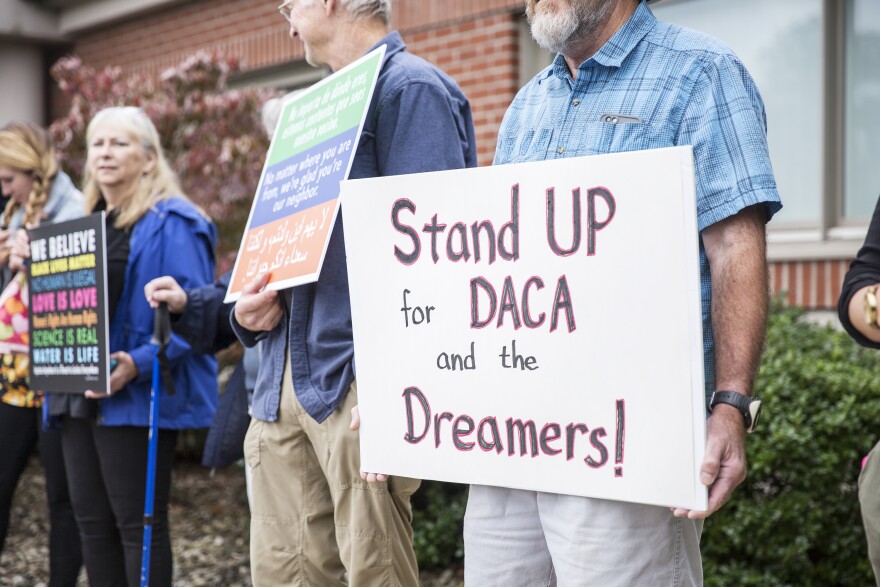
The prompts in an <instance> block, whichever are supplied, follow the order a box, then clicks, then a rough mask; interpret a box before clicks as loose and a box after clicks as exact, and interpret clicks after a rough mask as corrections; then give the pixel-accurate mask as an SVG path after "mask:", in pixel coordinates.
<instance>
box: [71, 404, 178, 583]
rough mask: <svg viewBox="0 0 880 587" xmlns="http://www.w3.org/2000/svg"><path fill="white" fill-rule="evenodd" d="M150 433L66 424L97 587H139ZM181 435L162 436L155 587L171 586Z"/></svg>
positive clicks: (76, 501) (79, 514) (77, 509)
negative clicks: (171, 519)
mask: <svg viewBox="0 0 880 587" xmlns="http://www.w3.org/2000/svg"><path fill="white" fill-rule="evenodd" d="M148 432H149V430H148V429H147V428H141V427H134V426H97V425H95V423H94V422H93V421H91V420H87V419H81V418H69V417H65V418H64V423H63V425H62V435H63V438H64V462H65V464H66V465H67V470H68V479H69V482H70V496H71V499H72V500H73V510H74V513H75V514H76V520H77V522H78V523H79V529H80V536H81V538H82V548H83V556H84V558H85V563H86V571H87V573H88V575H89V585H90V586H91V587H121V586H124V585H128V586H129V587H137V586H138V585H139V584H140V570H141V557H142V550H143V549H142V547H143V535H144V534H143V533H144V494H145V488H146V482H147V443H148ZM176 443H177V432H176V431H173V430H162V431H160V433H159V451H158V456H157V464H156V497H155V503H154V510H153V511H154V521H153V539H152V543H151V544H152V547H151V557H150V585H151V586H159V587H170V585H171V578H172V572H173V571H172V556H171V536H170V534H169V532H168V498H169V494H170V490H171V464H172V461H173V459H174V447H175V444H176Z"/></svg>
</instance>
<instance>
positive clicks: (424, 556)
mask: <svg viewBox="0 0 880 587" xmlns="http://www.w3.org/2000/svg"><path fill="white" fill-rule="evenodd" d="M412 503H413V547H414V548H415V551H416V558H418V561H419V568H421V569H434V568H437V567H449V566H453V565H458V564H461V561H462V559H463V558H464V538H463V537H462V531H463V524H464V509H465V504H466V503H467V485H459V484H456V483H444V482H441V481H422V486H421V488H420V489H419V490H418V491H417V492H416V493H415V495H414V496H413V498H412Z"/></svg>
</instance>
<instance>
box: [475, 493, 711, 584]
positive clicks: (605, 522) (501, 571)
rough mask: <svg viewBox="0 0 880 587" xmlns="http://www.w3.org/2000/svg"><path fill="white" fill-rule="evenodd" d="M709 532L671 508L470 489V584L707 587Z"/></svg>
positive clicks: (552, 495) (571, 497) (701, 524)
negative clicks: (703, 543) (705, 535)
mask: <svg viewBox="0 0 880 587" xmlns="http://www.w3.org/2000/svg"><path fill="white" fill-rule="evenodd" d="M702 530H703V521H702V520H688V519H682V518H676V517H674V516H673V515H672V512H671V511H669V508H666V507H660V506H653V505H641V504H636V503H626V502H622V501H607V500H603V499H594V498H590V497H577V496H574V495H559V494H555V493H543V492H540V491H527V490H523V489H507V488H504V487H488V486H485V485H471V487H470V492H469V493H468V503H467V511H466V513H465V515H464V584H465V585H466V586H467V587H470V586H472V585H473V586H479V587H508V586H509V585H523V586H526V585H528V586H529V587H532V586H537V585H542V586H548V587H556V586H557V585H559V586H561V587H569V586H574V585H601V586H602V587H631V586H638V587H641V586H642V585H647V586H654V585H667V586H673V585H674V586H675V587H684V586H697V585H702V584H703V568H702V562H701V560H700V534H701V533H702Z"/></svg>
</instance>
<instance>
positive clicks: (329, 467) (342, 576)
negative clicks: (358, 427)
mask: <svg viewBox="0 0 880 587" xmlns="http://www.w3.org/2000/svg"><path fill="white" fill-rule="evenodd" d="M282 381H283V384H282V389H281V404H280V408H279V410H278V420H277V421H276V422H263V421H260V420H256V419H254V420H251V425H250V428H249V429H248V432H247V436H246V437H245V441H244V454H245V459H246V460H247V463H248V465H249V466H250V467H251V468H252V469H253V488H252V489H253V504H252V513H251V544H250V553H251V576H252V579H253V583H254V585H255V586H256V587H276V586H280V585H301V586H308V587H312V586H315V587H325V586H327V587H331V586H336V585H340V586H344V585H351V586H352V587H365V586H372V585H376V586H382V587H385V586H389V587H391V586H403V587H409V586H415V585H418V567H417V565H416V558H415V553H414V552H413V547H412V510H411V508H410V496H411V495H412V494H413V493H414V492H415V490H416V489H418V487H419V483H420V481H418V480H416V479H408V478H405V477H392V478H390V479H389V480H388V482H387V483H374V484H369V483H367V482H366V481H363V480H362V479H361V477H360V448H359V445H358V434H357V432H352V431H351V430H350V428H349V426H350V424H351V413H350V412H351V408H352V407H353V406H355V405H356V404H357V384H356V383H352V386H351V389H350V390H349V392H348V395H347V397H346V399H345V401H344V402H343V404H342V405H341V406H340V407H339V408H338V409H337V410H336V411H335V412H334V413H333V414H332V415H331V416H330V417H329V418H328V419H327V420H325V421H324V422H322V423H321V424H318V423H317V422H315V420H314V419H312V418H311V416H309V415H308V414H307V413H306V412H305V411H304V410H303V408H302V406H301V405H300V404H299V401H297V399H296V395H295V394H294V392H293V385H292V383H291V381H292V380H291V377H290V363H289V358H288V360H287V365H285V369H284V375H283V377H282Z"/></svg>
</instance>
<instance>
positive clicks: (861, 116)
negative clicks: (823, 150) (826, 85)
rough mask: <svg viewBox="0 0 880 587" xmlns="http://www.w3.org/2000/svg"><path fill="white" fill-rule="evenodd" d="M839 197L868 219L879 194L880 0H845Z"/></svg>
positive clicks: (851, 212)
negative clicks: (841, 182)
mask: <svg viewBox="0 0 880 587" xmlns="http://www.w3.org/2000/svg"><path fill="white" fill-rule="evenodd" d="M845 94H846V98H845V104H846V110H845V111H844V116H845V119H846V125H845V127H844V133H845V134H844V200H843V215H844V218H847V219H867V218H870V217H871V213H872V212H873V211H874V205H875V204H876V203H877V197H878V196H880V2H878V1H877V0H850V2H849V3H848V4H847V15H846V85H845Z"/></svg>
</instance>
